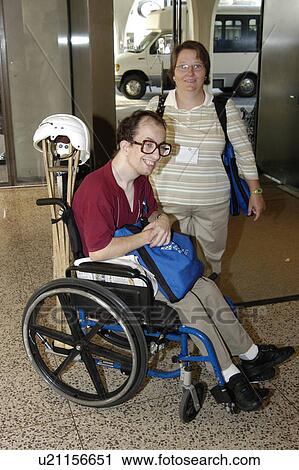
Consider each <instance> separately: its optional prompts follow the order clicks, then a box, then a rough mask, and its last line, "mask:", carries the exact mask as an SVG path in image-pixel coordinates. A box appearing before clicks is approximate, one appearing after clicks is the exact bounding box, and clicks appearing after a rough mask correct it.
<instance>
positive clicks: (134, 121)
mask: <svg viewBox="0 0 299 470" xmlns="http://www.w3.org/2000/svg"><path fill="white" fill-rule="evenodd" d="M144 118H150V119H153V121H155V123H156V124H157V125H158V126H162V127H163V128H164V130H165V131H166V123H165V121H164V119H163V118H162V117H161V116H159V114H157V113H155V112H154V111H145V110H140V109H139V110H137V111H134V113H133V114H131V115H130V116H128V117H126V118H124V119H123V120H122V121H120V123H119V125H118V128H117V131H116V143H117V147H118V148H119V143H120V142H121V141H122V140H126V141H127V142H133V140H134V137H135V135H136V133H137V130H138V126H139V123H140V121H141V120H142V119H144Z"/></svg>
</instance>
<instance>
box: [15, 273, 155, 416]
mask: <svg viewBox="0 0 299 470" xmlns="http://www.w3.org/2000/svg"><path fill="white" fill-rule="evenodd" d="M85 320H87V321H88V325H87V324H86V323H85V325H84V321H85ZM110 327H111V330H112V331H113V330H114V329H116V330H117V331H121V332H122V333H123V335H124V336H125V337H126V340H127V342H128V344H129V346H130V349H129V350H124V349H123V348H122V347H117V346H113V347H112V346H111V344H110V343H109V342H107V341H106V340H105V338H104V337H102V336H100V335H98V332H100V331H101V330H104V329H105V328H106V329H108V331H109V329H110ZM22 329H23V342H24V347H25V350H26V353H27V355H28V357H29V359H30V361H31V363H32V365H33V367H34V369H35V370H36V371H37V372H38V374H39V375H40V376H41V377H42V378H43V380H44V381H45V382H46V383H47V384H48V385H49V386H50V387H51V388H53V389H54V390H55V391H56V392H58V393H59V394H60V395H62V396H63V397H66V398H68V399H69V400H71V401H74V402H75V403H79V404H80V405H86V406H93V407H99V408H105V407H111V406H115V405H119V404H120V403H124V402H126V401H127V400H129V399H130V398H132V397H133V396H134V395H135V394H136V393H137V391H138V390H139V388H140V386H141V383H142V382H143V380H144V378H145V375H146V372H147V358H148V356H147V345H146V341H145V337H144V334H143V331H142V328H141V326H140V324H139V323H138V321H137V320H136V317H135V316H134V315H133V314H132V312H130V310H129V308H128V306H127V305H126V304H125V303H124V302H122V301H121V300H120V299H119V298H118V297H117V296H115V295H114V294H112V293H111V292H110V291H109V290H108V289H106V288H104V287H102V286H100V285H98V284H96V283H95V282H93V281H87V280H81V279H67V278H66V279H56V280H54V281H52V282H50V283H48V284H47V285H45V286H43V287H41V288H40V289H38V290H37V291H36V292H35V293H34V294H33V295H32V296H31V298H30V299H29V301H28V303H27V305H26V307H25V310H24V314H23V322H22Z"/></svg>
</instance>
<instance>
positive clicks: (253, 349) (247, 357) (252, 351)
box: [239, 344, 259, 361]
mask: <svg viewBox="0 0 299 470" xmlns="http://www.w3.org/2000/svg"><path fill="white" fill-rule="evenodd" d="M258 353H259V348H258V347H257V345H256V344H253V345H252V346H250V348H249V349H248V351H246V352H245V353H244V354H239V358H240V359H243V361H252V360H253V359H255V358H256V356H257V355H258Z"/></svg>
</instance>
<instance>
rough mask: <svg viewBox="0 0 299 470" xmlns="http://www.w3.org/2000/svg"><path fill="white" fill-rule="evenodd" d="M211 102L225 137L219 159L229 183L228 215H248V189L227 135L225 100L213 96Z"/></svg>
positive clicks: (224, 98) (223, 97)
mask: <svg viewBox="0 0 299 470" xmlns="http://www.w3.org/2000/svg"><path fill="white" fill-rule="evenodd" d="M213 102H214V105H215V109H216V113H217V116H218V119H219V122H220V124H221V127H222V129H223V132H224V135H225V147H224V150H223V153H222V156H221V158H222V162H223V166H224V168H225V171H226V173H227V176H228V179H229V182H230V213H231V215H239V214H240V212H241V210H242V212H243V213H244V214H245V215H248V203H249V198H250V189H249V187H248V184H247V183H246V181H245V180H244V179H243V178H241V177H240V175H239V171H238V166H237V162H236V157H235V152H234V147H233V146H232V144H231V142H230V140H229V138H228V135H227V118H226V109H225V105H226V102H227V98H226V97H225V96H223V95H218V96H214V99H213Z"/></svg>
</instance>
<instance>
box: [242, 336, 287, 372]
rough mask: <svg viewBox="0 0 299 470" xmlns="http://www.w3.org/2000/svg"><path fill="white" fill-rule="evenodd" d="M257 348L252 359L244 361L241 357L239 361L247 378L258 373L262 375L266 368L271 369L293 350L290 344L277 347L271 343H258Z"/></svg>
mask: <svg viewBox="0 0 299 470" xmlns="http://www.w3.org/2000/svg"><path fill="white" fill-rule="evenodd" d="M258 349H259V352H258V355H257V357H256V358H255V359H253V360H252V361H244V360H243V359H242V360H241V362H240V367H241V369H242V371H243V372H244V373H245V374H246V375H247V377H248V378H249V380H251V379H252V377H257V376H260V375H262V376H263V374H265V373H267V370H268V369H270V370H271V368H273V366H274V365H278V364H281V363H282V362H284V361H286V360H287V359H289V358H290V357H291V356H292V355H293V354H294V352H295V349H294V348H293V347H292V346H285V347H283V348H277V347H276V346H273V345H272V344H268V345H267V344H265V345H260V346H258ZM274 373H275V371H274ZM273 377H274V375H273ZM263 380H269V379H263Z"/></svg>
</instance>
